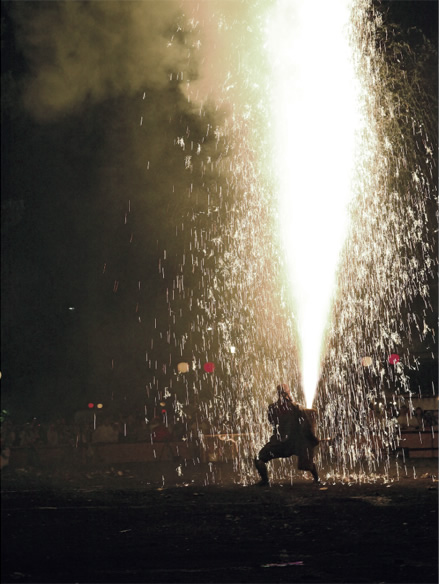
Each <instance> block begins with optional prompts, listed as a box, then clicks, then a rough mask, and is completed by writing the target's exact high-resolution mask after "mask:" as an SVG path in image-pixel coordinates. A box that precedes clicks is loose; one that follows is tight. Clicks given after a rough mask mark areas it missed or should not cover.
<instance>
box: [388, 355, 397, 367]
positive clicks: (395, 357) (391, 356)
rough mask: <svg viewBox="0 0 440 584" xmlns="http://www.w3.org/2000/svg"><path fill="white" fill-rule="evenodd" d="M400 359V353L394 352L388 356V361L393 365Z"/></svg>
mask: <svg viewBox="0 0 440 584" xmlns="http://www.w3.org/2000/svg"><path fill="white" fill-rule="evenodd" d="M399 361H400V357H399V355H396V354H395V353H393V354H392V355H390V356H389V357H388V363H391V365H395V364H396V363H398V362H399Z"/></svg>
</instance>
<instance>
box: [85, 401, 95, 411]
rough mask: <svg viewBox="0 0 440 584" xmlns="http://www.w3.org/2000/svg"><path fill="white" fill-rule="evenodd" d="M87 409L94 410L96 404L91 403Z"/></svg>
mask: <svg viewBox="0 0 440 584" xmlns="http://www.w3.org/2000/svg"><path fill="white" fill-rule="evenodd" d="M87 407H88V408H89V410H91V409H92V408H94V407H95V404H92V402H90V403H89V404H87Z"/></svg>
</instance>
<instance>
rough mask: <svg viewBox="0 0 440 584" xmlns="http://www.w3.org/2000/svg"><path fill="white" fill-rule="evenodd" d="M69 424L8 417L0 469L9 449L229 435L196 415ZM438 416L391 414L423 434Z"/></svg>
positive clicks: (81, 415)
mask: <svg viewBox="0 0 440 584" xmlns="http://www.w3.org/2000/svg"><path fill="white" fill-rule="evenodd" d="M77 414H78V415H75V416H73V418H72V420H71V421H67V420H66V419H65V418H62V417H60V418H57V419H56V420H54V421H53V422H49V423H44V422H41V421H39V420H38V419H36V418H33V419H31V420H29V421H27V422H26V423H24V424H14V423H13V421H12V420H11V419H10V418H7V419H5V420H3V422H2V424H1V452H2V467H3V466H6V465H7V463H8V458H9V455H10V450H11V448H27V449H28V450H29V452H30V453H31V454H32V452H36V449H37V448H38V447H60V446H61V447H63V446H70V447H73V448H78V447H81V446H88V445H94V444H100V443H107V444H108V443H124V442H125V443H127V442H128V443H130V442H131V443H136V442H150V443H155V442H171V441H193V442H197V441H198V440H200V439H201V437H202V435H206V434H212V433H217V432H219V428H220V427H222V428H223V430H220V431H224V432H225V433H227V432H230V431H231V429H228V428H227V427H226V426H225V427H223V426H222V425H218V424H216V425H215V426H213V425H211V424H210V422H209V420H208V419H206V418H203V417H199V416H198V415H197V413H196V414H193V415H188V416H185V417H180V418H174V420H173V421H172V422H171V421H170V420H169V419H167V417H166V416H164V415H160V416H156V417H154V418H153V419H152V420H148V419H146V418H145V417H144V416H142V415H140V416H135V415H131V416H126V417H122V416H119V417H118V416H110V415H108V414H107V415H106V414H105V413H104V414H101V415H96V414H93V413H91V412H78V413H77ZM437 416H438V414H437V412H432V411H423V409H422V408H420V407H417V408H416V409H415V410H413V411H412V413H411V411H410V409H409V408H408V406H402V407H401V408H400V410H399V411H398V412H396V414H395V418H394V419H395V421H396V426H397V427H399V428H400V429H401V430H407V431H411V430H413V431H425V430H432V429H434V430H438V418H437Z"/></svg>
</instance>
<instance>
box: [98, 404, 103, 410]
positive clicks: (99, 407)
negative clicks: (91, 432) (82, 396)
mask: <svg viewBox="0 0 440 584" xmlns="http://www.w3.org/2000/svg"><path fill="white" fill-rule="evenodd" d="M96 407H97V408H98V410H102V408H103V407H104V406H103V405H102V404H96Z"/></svg>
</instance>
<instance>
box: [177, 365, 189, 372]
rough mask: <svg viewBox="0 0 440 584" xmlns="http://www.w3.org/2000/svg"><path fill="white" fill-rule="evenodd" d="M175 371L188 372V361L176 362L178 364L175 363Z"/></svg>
mask: <svg viewBox="0 0 440 584" xmlns="http://www.w3.org/2000/svg"><path fill="white" fill-rule="evenodd" d="M177 371H178V372H179V373H188V371H189V365H188V363H178V365H177Z"/></svg>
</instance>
